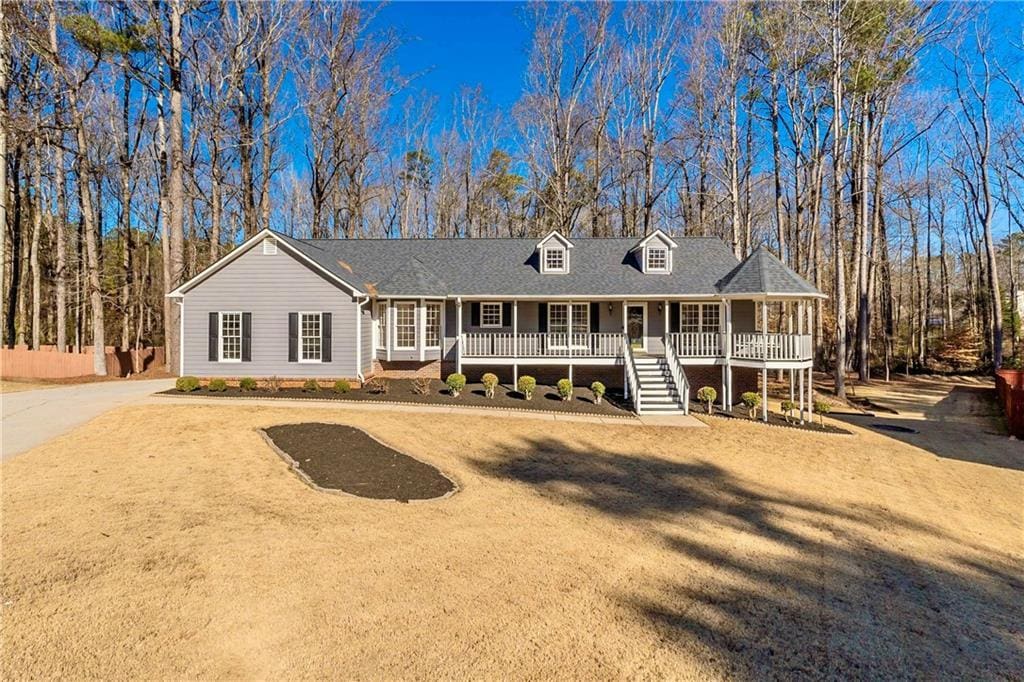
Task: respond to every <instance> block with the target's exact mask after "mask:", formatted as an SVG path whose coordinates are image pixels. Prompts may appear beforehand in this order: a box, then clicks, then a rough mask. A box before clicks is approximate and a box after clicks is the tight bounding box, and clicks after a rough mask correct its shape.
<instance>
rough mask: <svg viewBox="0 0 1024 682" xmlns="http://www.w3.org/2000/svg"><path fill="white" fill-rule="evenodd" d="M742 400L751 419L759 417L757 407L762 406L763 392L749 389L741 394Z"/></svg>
mask: <svg viewBox="0 0 1024 682" xmlns="http://www.w3.org/2000/svg"><path fill="white" fill-rule="evenodd" d="M740 401H742V402H743V404H744V405H745V406H746V408H747V416H748V417H750V418H751V419H754V418H756V417H757V408H759V407H761V394H760V393H756V392H754V391H747V392H746V393H744V394H743V395H741V396H740Z"/></svg>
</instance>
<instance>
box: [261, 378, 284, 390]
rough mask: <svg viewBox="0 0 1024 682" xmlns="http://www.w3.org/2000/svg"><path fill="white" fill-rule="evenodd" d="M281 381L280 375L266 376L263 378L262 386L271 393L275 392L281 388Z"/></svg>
mask: <svg viewBox="0 0 1024 682" xmlns="http://www.w3.org/2000/svg"><path fill="white" fill-rule="evenodd" d="M281 383H282V382H281V377H267V378H266V379H264V380H263V388H264V389H266V390H268V391H270V392H271V393H277V392H278V391H280V390H281Z"/></svg>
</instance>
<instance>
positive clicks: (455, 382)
mask: <svg viewBox="0 0 1024 682" xmlns="http://www.w3.org/2000/svg"><path fill="white" fill-rule="evenodd" d="M444 383H445V384H446V385H447V386H448V392H449V393H451V394H452V397H453V398H458V397H459V394H460V393H462V389H464V388H465V387H466V375H465V374H458V373H455V372H452V373H451V374H449V375H448V378H447V379H445V380H444Z"/></svg>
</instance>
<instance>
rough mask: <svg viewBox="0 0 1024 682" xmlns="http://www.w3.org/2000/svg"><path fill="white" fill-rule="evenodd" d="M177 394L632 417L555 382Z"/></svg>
mask: <svg viewBox="0 0 1024 682" xmlns="http://www.w3.org/2000/svg"><path fill="white" fill-rule="evenodd" d="M163 393H165V394H167V395H174V396H179V397H187V396H202V397H204V398H277V399H285V400H343V401H361V402H378V403H411V404H415V405H441V406H444V407H490V408H497V409H502V410H532V411H538V412H540V411H543V412H562V413H569V414H596V415H601V416H609V417H631V416H632V415H633V413H632V411H631V409H630V408H629V406H628V403H626V402H625V401H624V400H623V399H622V397H621V396H620V395H618V394H610V395H608V394H606V395H605V396H604V399H603V400H602V401H601V402H600V403H598V402H597V400H596V398H595V397H594V394H593V393H592V392H591V391H590V389H589V388H583V387H576V389H575V390H574V391H573V397H572V399H571V400H562V398H561V397H560V396H559V395H558V391H557V389H556V388H555V387H554V386H542V385H538V386H537V390H536V391H535V392H534V394H533V398H532V399H531V400H526V399H525V398H524V397H523V395H522V394H520V393H519V392H518V391H515V390H513V388H512V387H511V386H498V387H497V388H496V389H495V391H494V397H493V398H488V397H487V396H486V395H485V392H484V387H483V385H482V384H466V388H465V389H464V390H463V392H462V394H461V395H459V397H457V398H455V397H452V396H451V395H450V394H449V393H448V387H447V386H445V384H444V382H442V381H439V380H434V381H431V383H430V387H429V388H428V389H427V392H426V393H420V392H418V391H417V390H416V386H415V384H414V382H413V381H412V380H411V379H389V380H388V391H387V393H374V392H372V391H370V390H368V389H366V388H360V389H353V390H351V391H349V392H348V393H335V392H334V391H333V390H332V389H331V387H330V386H324V387H322V388H321V390H319V391H312V392H310V391H304V390H302V389H301V388H282V389H280V390H277V391H268V390H266V389H263V388H259V389H256V390H254V391H243V390H241V389H239V388H237V387H229V388H228V389H227V390H226V391H219V392H214V391H210V390H208V389H207V388H206V387H205V386H204V387H202V388H200V389H199V390H197V391H192V392H191V393H180V392H179V391H177V390H175V389H173V388H172V389H169V390H167V391H163Z"/></svg>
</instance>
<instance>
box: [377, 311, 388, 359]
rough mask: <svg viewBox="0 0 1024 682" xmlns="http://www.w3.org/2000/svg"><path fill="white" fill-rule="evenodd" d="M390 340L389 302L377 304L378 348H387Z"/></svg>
mask: <svg viewBox="0 0 1024 682" xmlns="http://www.w3.org/2000/svg"><path fill="white" fill-rule="evenodd" d="M387 340H388V304H387V303H378V304H377V348H386V347H387Z"/></svg>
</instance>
